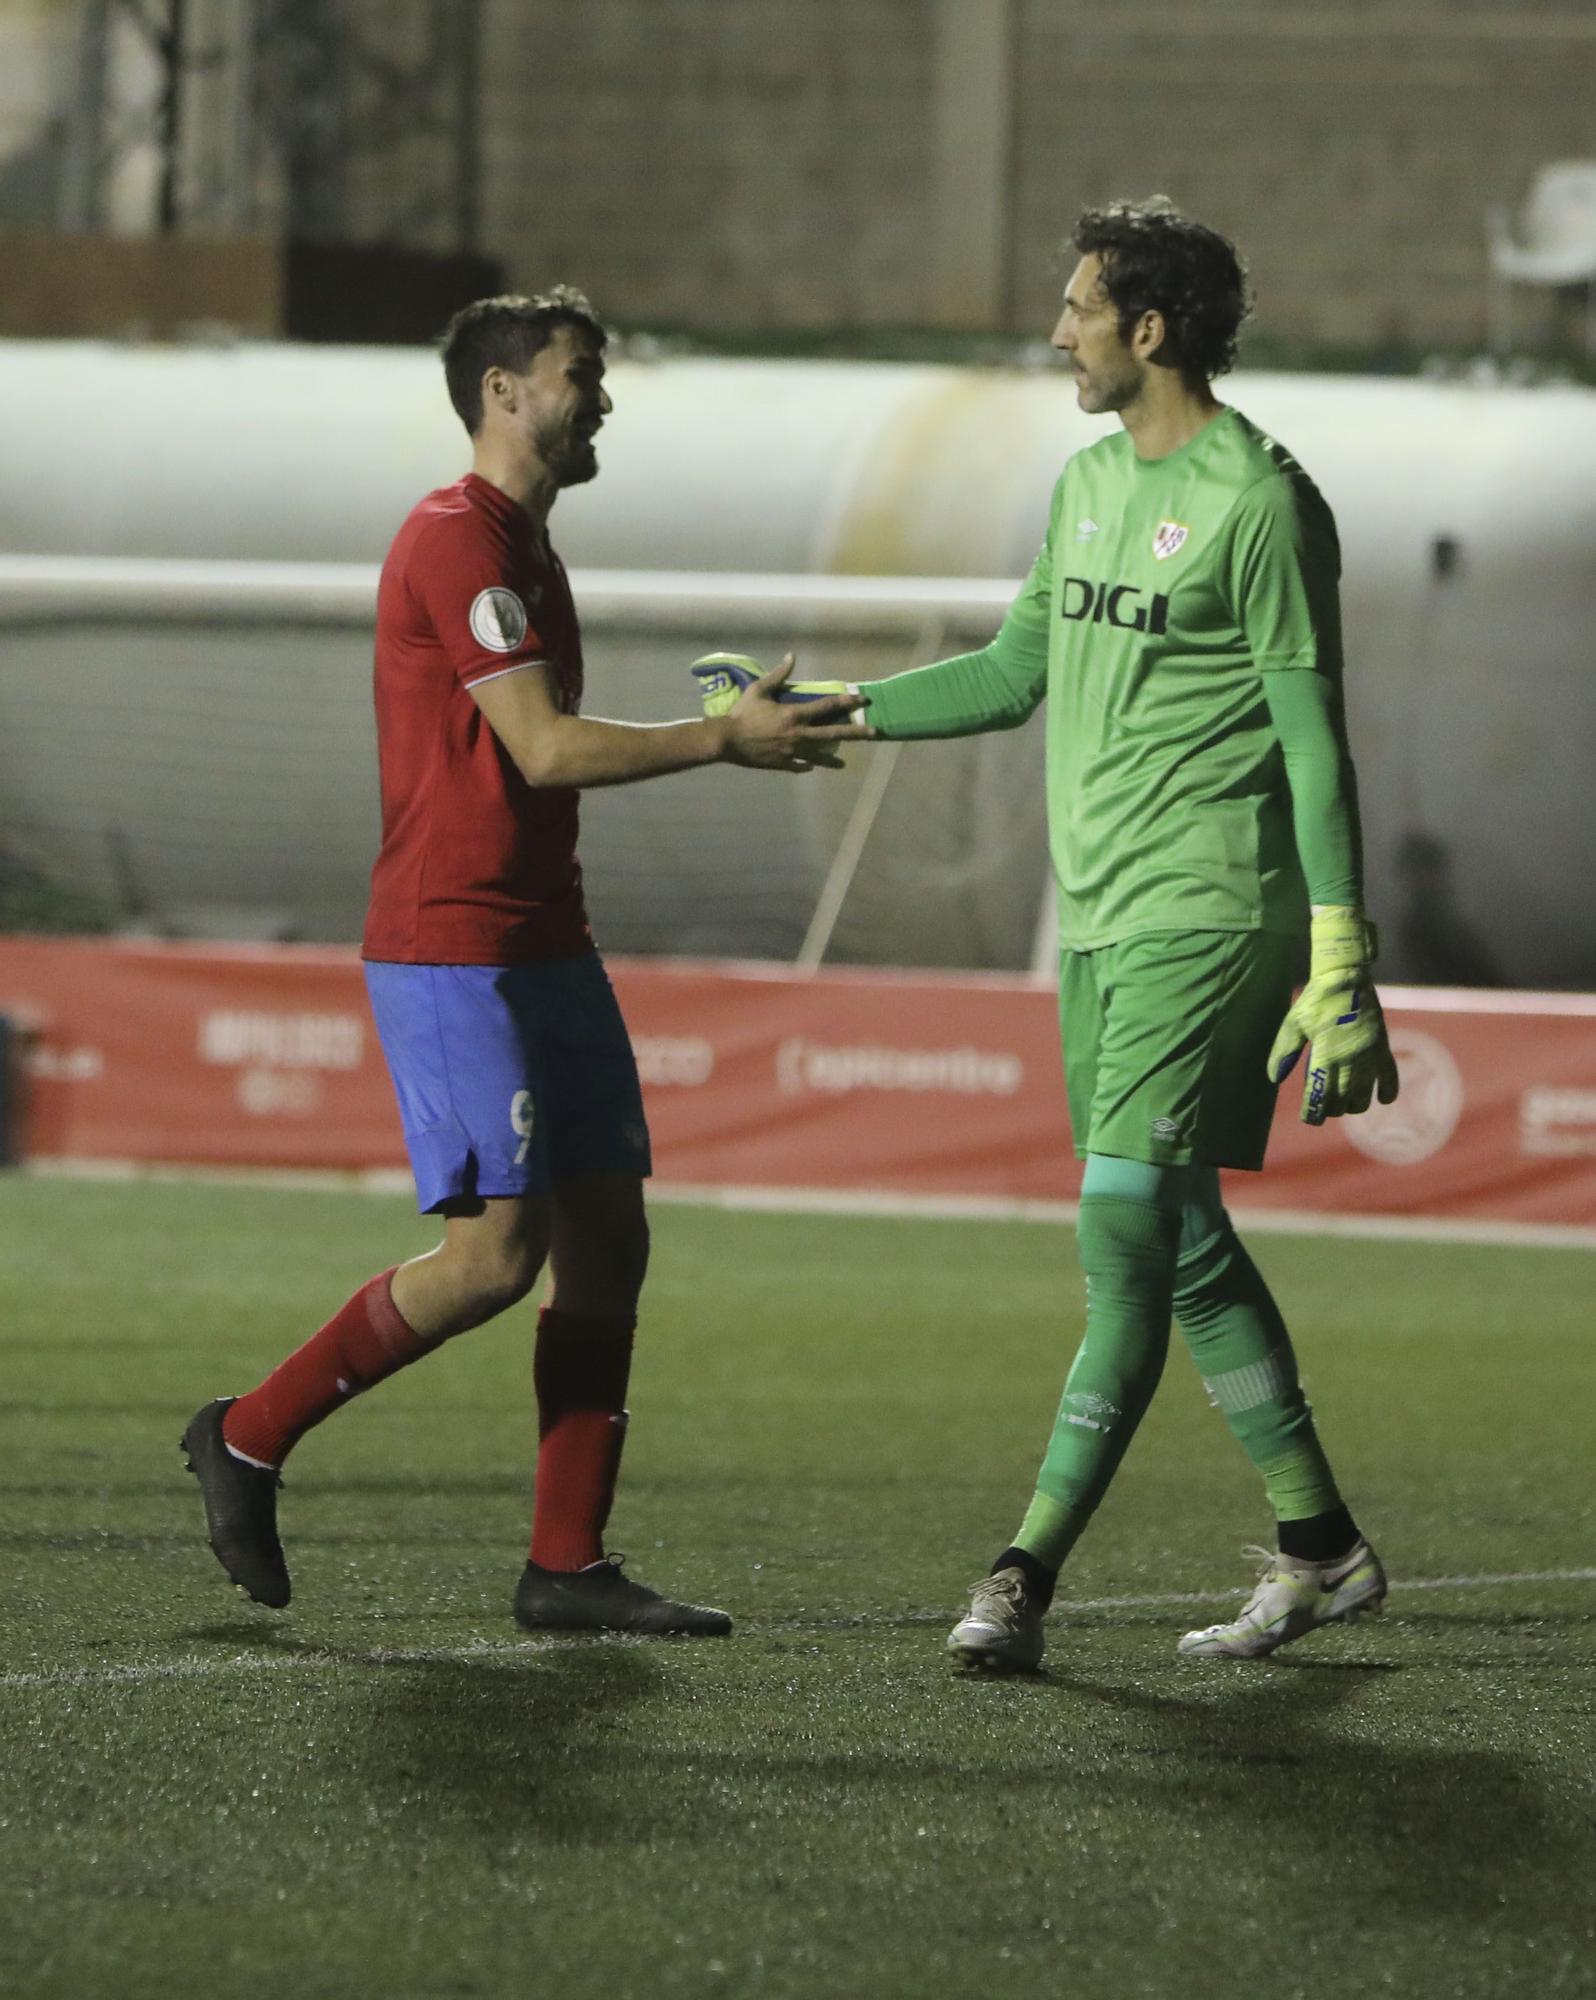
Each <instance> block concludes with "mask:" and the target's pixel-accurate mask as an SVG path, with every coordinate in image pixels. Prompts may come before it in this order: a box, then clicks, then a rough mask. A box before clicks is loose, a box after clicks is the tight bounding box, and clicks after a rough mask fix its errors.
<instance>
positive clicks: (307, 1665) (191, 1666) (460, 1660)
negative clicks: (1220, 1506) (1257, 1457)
mask: <svg viewBox="0 0 1596 2000" xmlns="http://www.w3.org/2000/svg"><path fill="white" fill-rule="evenodd" d="M1523 1583H1596V1569H1522V1570H1510V1571H1508V1572H1506V1573H1504V1574H1503V1575H1500V1576H1414V1577H1394V1578H1393V1579H1392V1581H1391V1588H1392V1589H1393V1590H1394V1591H1407V1590H1496V1589H1501V1588H1503V1587H1506V1586H1510V1585H1514V1584H1523ZM1242 1595H1244V1588H1243V1587H1240V1586H1238V1587H1236V1588H1234V1589H1231V1590H1173V1591H1162V1592H1159V1593H1157V1594H1156V1595H1152V1596H1146V1597H1083V1598H1075V1599H1070V1598H1063V1599H1060V1609H1061V1610H1062V1611H1063V1612H1064V1613H1065V1615H1066V1616H1068V1614H1069V1613H1070V1612H1071V1611H1137V1610H1153V1609H1158V1608H1161V1607H1164V1606H1170V1605H1181V1604H1226V1603H1230V1602H1232V1601H1233V1600H1234V1599H1235V1598H1238V1597H1240V1596H1242ZM778 1622H779V1623H780V1624H781V1625H782V1626H783V1627H788V1626H790V1625H792V1624H793V1623H794V1622H796V1621H792V1620H787V1619H783V1620H780V1621H778ZM550 1644H551V1642H550V1641H549V1640H547V1639H520V1640H514V1639H511V1640H505V1641H503V1642H502V1643H500V1642H489V1641H483V1642H481V1643H480V1644H477V1645H474V1646H418V1647H416V1648H414V1649H404V1648H399V1647H373V1648H371V1649H369V1650H367V1651H363V1652H340V1653H333V1652H326V1653H316V1652H307V1653H235V1654H233V1656H232V1657H231V1658H230V1659H225V1660H206V1659H198V1658H194V1657H190V1658H188V1659H183V1660H162V1661H153V1662H151V1663H150V1664H149V1665H147V1666H117V1667H56V1668H48V1669H46V1670H45V1671H44V1672H42V1673H18V1674H0V1691H5V1692H12V1691H16V1692H21V1691H22V1690H24V1689H28V1688H74V1687H125V1686H128V1685H130V1684H136V1683H139V1682H143V1681H186V1680H204V1679H207V1678H209V1677H211V1676H212V1675H215V1674H238V1673H257V1672H260V1671H262V1670H264V1671H265V1672H267V1673H283V1672H288V1671H292V1670H301V1669H302V1670H304V1671H307V1672H308V1671H310V1670H312V1669H323V1670H325V1669H327V1668H336V1667H427V1666H459V1665H462V1664H464V1665H469V1664H470V1663H471V1662H472V1661H476V1660H485V1661H495V1662H496V1661H503V1660H515V1659H526V1658H528V1657H530V1656H532V1655H534V1654H538V1653H544V1652H547V1651H548V1650H549V1647H550Z"/></svg>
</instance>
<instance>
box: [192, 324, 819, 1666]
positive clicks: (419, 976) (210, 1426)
mask: <svg viewBox="0 0 1596 2000" xmlns="http://www.w3.org/2000/svg"><path fill="white" fill-rule="evenodd" d="M605 345H606V335H605V331H604V328H603V327H602V326H601V325H600V323H599V322H598V320H597V319H596V318H595V317H594V315H593V312H592V309H591V307H590V306H589V305H588V303H587V301H586V299H584V298H583V297H582V295H581V294H580V293H578V292H574V291H571V290H569V289H566V288H564V287H561V288H559V289H557V290H555V291H554V292H552V293H550V294H549V295H548V296H546V297H540V298H535V299H527V298H496V299H482V300H479V301H478V302H477V303H476V304H475V305H471V306H467V307H466V308H465V309H464V310H463V311H462V312H460V313H458V314H457V315H456V316H455V318H454V320H453V321H452V322H451V323H450V326H449V328H448V331H447V332H446V334H445V336H444V342H443V365H444V374H445V378H446V381H447V384H448V389H449V396H450V400H451V401H452V402H453V404H454V407H455V409H456V411H457V412H458V414H459V416H460V418H461V421H462V422H463V423H464V424H465V427H466V429H467V431H468V432H469V433H470V436H471V441H472V447H473V459H472V469H471V471H470V472H469V473H468V474H467V475H466V476H465V478H463V479H460V480H457V481H456V482H455V483H454V484H453V485H452V486H446V487H443V488H442V489H441V490H440V491H438V492H436V493H430V494H428V495H427V497H426V498H425V499H424V500H422V501H421V502H420V504H419V505H418V506H417V507H416V508H414V509H413V511H412V512H411V514H410V516H409V518H408V519H407V520H406V522H405V523H404V525H403V527H401V529H400V530H399V533H398V535H397V536H396V538H395V540H394V543H393V546H392V548H391V549H390V551H389V553H388V559H387V561H386V563H385V564H384V565H383V571H382V581H381V585H380V588H379V591H378V598H377V639H376V677H375V678H376V706H377V742H378V753H379V759H380V764H381V774H382V848H381V852H380V853H379V855H378V857H377V862H376V866H375V868H374V869H373V871H372V881H371V904H370V910H369V913H368V916H367V920H366V931H365V942H364V951H363V956H364V958H365V961H366V979H367V987H368V991H369V994H370V998H371V1004H372V1011H373V1013H374V1015H375V1017H376V1021H377V1027H378V1032H379V1034H380V1036H381V1038H382V1043H383V1049H384V1053H385V1054H386V1056H387V1059H388V1065H389V1069H390V1071H391V1072H392V1075H393V1081H394V1086H395V1090H396V1092H397V1095H398V1099H399V1107H400V1113H401V1117H402V1119H403V1123H404V1129H405V1138H406V1143H407V1146H408V1148H409V1152H410V1159H411V1164H412V1167H413V1169H414V1172H415V1179H416V1189H417V1197H418V1201H419V1204H420V1207H421V1209H422V1211H423V1212H424V1213H427V1214H436V1215H440V1216H442V1218H443V1240H442V1241H441V1242H440V1243H439V1245H438V1246H437V1248H436V1249H435V1250H432V1251H430V1252H428V1253H427V1255H425V1256H422V1257H417V1258H415V1259H413V1260H412V1261H411V1262H410V1263H407V1264H401V1265H398V1266H397V1267H395V1268H394V1269H392V1270H388V1271H384V1272H382V1273H381V1274H380V1275H379V1276H377V1277H374V1278H372V1279H371V1280H370V1281H369V1283H367V1284H365V1285H363V1286H362V1287H361V1289H360V1290H359V1291H358V1292H356V1294H355V1295H354V1297H353V1298H352V1299H350V1300H349V1301H348V1303H347V1304H345V1305H344V1306H342V1307H341V1308H340V1309H339V1311H338V1312H336V1313H335V1314H334V1315H333V1317H332V1318H331V1319H330V1320H329V1321H328V1322H327V1324H326V1325H325V1326H324V1327H322V1328H321V1329H320V1331H319V1332H317V1333H315V1334H313V1335H312V1336H311V1338H310V1339H309V1340H308V1341H307V1342H306V1343H305V1345H304V1346H302V1347H301V1348H299V1349H298V1350H297V1351H296V1352H295V1353H293V1354H291V1355H289V1356H288V1358H287V1359H286V1360H285V1361H283V1362H282V1363H280V1364H279V1366H278V1367H276V1368H275V1369H273V1370H272V1372H271V1373H270V1374H269V1375H268V1376H267V1377H266V1379H265V1380H264V1381H263V1382H262V1383H261V1384H260V1385H259V1386H258V1387H257V1388H255V1389H253V1390H252V1391H251V1392H250V1393H249V1394H248V1395H245V1396H241V1397H238V1398H236V1399H235V1398H231V1397H224V1398H222V1399H220V1400H219V1401H216V1402H211V1403H207V1404H206V1405H205V1406H204V1407H203V1408H202V1409H201V1410H200V1411H199V1412H198V1413H197V1414H196V1416H195V1417H194V1419H193V1421H192V1422H191V1423H190V1424H189V1426H188V1429H187V1431H186V1432H185V1433H184V1436H183V1449H184V1451H185V1453H186V1455H187V1458H188V1461H189V1465H190V1468H191V1470H192V1471H193V1472H194V1473H195V1474H196V1475H197V1477H198V1479H199V1483H200V1488H201V1492H202V1495H203V1497H204V1502H205V1516H206V1525H207V1529H208V1533H209V1537H210V1544H211V1547H212V1549H213V1550H214V1551H215V1553H216V1555H217V1557H218V1559H219V1560H220V1562H221V1564H222V1567H223V1568H224V1569H225V1570H226V1571H227V1573H228V1575H229V1576H231V1577H232V1579H233V1581H234V1582H235V1583H237V1584H239V1585H240V1586H241V1587H242V1588H243V1589H244V1590H245V1591H247V1592H248V1593H249V1595H250V1596H251V1597H253V1598H254V1599H255V1600H256V1601H257V1602H258V1603H261V1604H269V1605H274V1606H278V1605H284V1604H286V1603H287V1602H288V1598H289V1578H288V1569H287V1565H286V1563H285V1561H284V1559H283V1552H282V1546H281V1543H280V1542H279V1540H278V1534H277V1525H276V1496H277V1488H278V1485H279V1483H280V1481H279V1477H278V1468H279V1467H280V1466H281V1464H282V1462H283V1460H284V1458H285V1457H286V1455H287V1454H288V1452H289V1451H290V1450H291V1449H292V1448H293V1446H294V1445H295V1444H296V1443H297V1442H298V1440H299V1439H300V1438H301V1437H303V1436H304V1434H305V1432H306V1431H308V1430H309V1429H310V1428H311V1427H312V1425H314V1424H318V1423H320V1422H321V1420H322V1419H323V1418H324V1417H326V1416H329V1415H330V1414H331V1413H332V1412H333V1411H334V1410H336V1409H338V1408H339V1407H340V1406H341V1405H342V1404H343V1403H345V1402H347V1401H348V1399H349V1398H350V1397H352V1396H354V1395H357V1394H359V1392H360V1391H361V1390H364V1389H369V1388H371V1387H372V1386H373V1385H374V1384H375V1383H377V1382H380V1381H382V1380H383V1379H384V1378H385V1377H386V1376H388V1375H391V1374H393V1373H395V1371H396V1370H398V1369H400V1368H404V1367H406V1366H408V1365H409V1363H411V1362H412V1361H416V1360H419V1359H420V1358H421V1356H422V1355H424V1354H426V1353H428V1352H430V1351H431V1350H432V1349H433V1348H435V1347H437V1346H439V1345H440V1344H441V1343H442V1342H443V1341H445V1340H448V1339H449V1338H450V1337H451V1336H452V1335H454V1334H457V1333H464V1332H465V1331H466V1330H467V1329H468V1328H470V1327H474V1326H480V1325H481V1324H482V1323H483V1322H484V1321H485V1320H489V1319H492V1318H493V1317H494V1316H495V1315H496V1314H498V1313H501V1312H503V1311H504V1310H505V1309H506V1307H508V1306H511V1305H514V1304H515V1303H516V1302H517V1301H518V1300H520V1299H523V1298H525V1297H526V1295H527V1294H528V1293H529V1292H530V1291H531V1290H532V1288H533V1286H534V1285H535V1284H536V1282H537V1279H538V1276H539V1273H540V1272H541V1271H542V1270H543V1268H544V1266H545V1264H547V1266H548V1269H549V1280H550V1281H549V1284H548V1286H547V1288H546V1294H545V1303H544V1306H543V1309H542V1311H541V1313H540V1314H539V1317H538V1328H537V1338H536V1345H535V1349H534V1355H533V1382H534V1387H535V1390H536V1396H537V1405H538V1439H539V1442H538V1457H537V1478H536V1491H535V1500H534V1508H533V1521H532V1542H531V1550H530V1555H529V1560H528V1562H527V1565H526V1568H525V1570H524V1572H523V1574H522V1577H521V1581H520V1583H519V1585H518V1587H517V1590H516V1594H515V1615H516V1617H517V1619H518V1620H519V1621H520V1623H521V1624H523V1625H525V1626H528V1627H531V1628H535V1629H544V1628H550V1627H556V1628H585V1629H603V1630H615V1631H628V1632H693V1633H719V1632H726V1631H729V1630H730V1627H731V1620H730V1619H729V1618H728V1617H727V1615H726V1613H725V1612H723V1611H713V1610H709V1609H707V1608H706V1607H704V1606H701V1605H695V1604H686V1603H677V1602H675V1601H673V1600H672V1599H670V1598H668V1597H664V1596H662V1595H660V1594H659V1593H658V1592H656V1591H653V1590H650V1589H648V1588H647V1587H646V1586H645V1585H643V1584H641V1583H638V1582H636V1581H634V1580H633V1579H631V1578H629V1577H627V1576H625V1575H624V1574H623V1572H622V1570H621V1567H620V1562H619V1559H618V1558H612V1557H607V1556H606V1555H605V1551H604V1545H603V1532H604V1526H605V1522H606V1520H607V1518H608V1515H609V1509H610V1501H611V1497H612V1494H613V1492H614V1486H615V1477H616V1472H617V1469H618V1467H619V1463H620V1456H621V1446H622V1443H623V1440H624V1437H625V1430H626V1421H627V1415H626V1409H625V1402H626V1385H627V1377H628V1372H629V1368H630V1363H631V1354H632V1335H633V1329H634V1326H635V1324H636V1314H637V1301H638V1293H639V1291H640V1288H641V1286H642V1282H643V1274H644V1270H645V1267H646V1265H647V1262H648V1227H647V1223H646V1220H645V1217H644V1210H643V1179H644V1177H645V1176H646V1175H647V1173H648V1172H649V1165H650V1162H649V1143H648V1127H647V1125H646V1123H645V1121H644V1116H643V1103H642V1096H641V1093H640V1090H639V1087H638V1079H637V1068H636V1065H635V1063H634V1061H633V1058H632V1050H631V1044H630V1042H629V1041H628V1039H627V1034H626V1028H625V1025H624V1023H623V1022H622V1020H621V1016H620V1011H619V1009H618V1008H617V1006H616V1003H615V997H614V995H613V993H612V992H611V990H610V985H609V981H608V980H607V979H606V977H605V974H604V969H603V966H602V964H601V963H600V960H599V957H598V954H597V952H596V951H595V950H594V948H593V940H592V935H591V933H590V932H589V929H588V924H587V916H586V912H585V910H584V907H583V900H582V874H581V869H580V867H579V866H578V863H577V859H576V833H577V793H578V791H579V790H581V789H582V788H583V787H584V786H588V785H619V784H630V783H633V782H635V781H637V780H639V779H642V778H655V777H662V776H664V775H666V774H667V773H669V772H672V771H686V770H691V769H694V768H695V767H697V766H699V765H702V764H714V763H733V764H742V765H749V766H753V767H754V768H756V769H760V770H775V771H802V770H807V769H809V768H810V767H811V765H812V764H813V762H814V761H815V760H816V758H817V757H820V758H824V757H825V755H826V754H827V753H826V751H825V749H824V747H823V746H824V744H825V743H826V741H827V740H828V739H830V738H833V737H845V736H852V735H856V734H858V731H857V730H856V729H854V728H851V727H849V726H848V725H847V724H846V722H845V716H846V712H847V709H848V707H849V703H848V702H847V701H846V700H845V699H844V700H828V701H821V702H814V703H812V704H809V705H807V706H804V707H797V706H794V705H791V704H790V703H787V702H784V701H782V700H781V699H780V698H779V697H780V691H781V687H782V683H783V682H784V681H785V679H786V676H787V674H788V672H790V670H791V665H792V662H791V660H790V659H788V660H785V661H783V663H782V664H781V666H779V667H778V668H777V669H776V670H775V671H774V672H773V673H771V674H768V675H766V676H765V677H764V679H763V680H761V681H760V682H758V683H757V684H756V685H755V686H753V687H751V688H750V689H749V690H748V692H747V693H746V694H745V695H744V696H743V697H742V699H741V700H739V701H738V703H737V705H736V707H735V708H733V709H732V710H731V711H730V713H728V714H727V715H724V716H721V717H718V718H714V719H709V718H704V719H699V720H694V721H686V722H671V723H662V724H658V725H653V726H644V725H637V724H630V723H623V722H607V721H601V720H598V719H597V718H594V717H589V716H584V715H583V714H582V713H581V698H582V650H581V640H580V636H579V633H578V629H577V620H576V612H575V609H574V607H573V605H572V602H571V593H570V588H569V586H568V584H567V582H566V577H565V571H564V569H563V568H562V567H561V565H560V560H559V558H558V556H556V555H555V553H554V550H553V548H552V547H551V546H550V543H549V538H548V525H547V524H548V517H549V510H550V509H551V508H552V506H553V504H554V501H555V498H556V497H557V495H558V494H559V492H560V490H561V488H562V487H566V486H576V485H580V484H582V483H584V482H585V481H587V480H590V479H592V478H593V477H594V475H595V473H596V472H597V470H598V459H597V455H596V451H595V446H594V439H595V436H596V434H597V432H598V430H599V427H600V426H601V424H602V423H603V421H604V419H605V417H606V416H607V415H608V414H609V412H610V407H611V405H610V399H609V396H608V394H607V393H606V391H605V388H604V349H605Z"/></svg>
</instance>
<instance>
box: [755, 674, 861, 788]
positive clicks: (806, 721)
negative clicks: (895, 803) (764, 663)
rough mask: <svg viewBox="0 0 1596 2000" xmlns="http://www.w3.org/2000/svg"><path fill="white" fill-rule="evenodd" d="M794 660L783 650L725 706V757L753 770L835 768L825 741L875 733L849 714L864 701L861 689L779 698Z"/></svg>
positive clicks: (836, 763) (857, 739) (834, 758)
mask: <svg viewBox="0 0 1596 2000" xmlns="http://www.w3.org/2000/svg"><path fill="white" fill-rule="evenodd" d="M797 663H798V661H797V655H796V654H794V653H786V654H784V655H783V656H782V658H781V659H780V660H779V661H778V662H777V664H776V665H775V666H773V667H772V668H771V669H770V671H769V673H766V674H761V675H760V677H759V679H758V680H756V681H754V682H753V683H752V684H751V685H750V686H749V687H747V688H746V689H744V691H743V693H742V694H741V695H740V696H739V697H738V699H737V701H736V703H735V705H734V706H733V707H732V708H730V709H729V710H728V711H727V713H726V716H725V718H724V720H725V727H726V736H725V748H724V750H723V752H722V754H723V756H724V757H725V760H726V762H727V763H729V764H742V765H744V766H746V767H747V768H749V769H751V770H757V771H795V772H799V771H812V770H814V769H815V767H816V766H817V765H820V766H823V767H825V768H826V769H828V770H833V771H835V770H840V769H841V768H842V759H841V757H840V756H838V755H837V753H836V752H835V751H833V750H832V749H830V748H829V747H828V746H829V745H831V744H833V743H857V742H862V741H864V740H865V739H866V738H868V737H869V736H871V735H872V734H873V733H874V732H873V731H872V730H871V729H870V727H869V725H868V724H867V723H863V722H854V721H850V720H849V718H850V716H852V715H853V714H854V712H855V711H856V710H858V709H862V708H864V707H865V706H866V702H865V698H864V697H863V696H862V695H850V694H845V693H844V694H836V695H825V696H821V697H819V698H818V699H816V700H813V701H806V702H803V703H797V702H791V701H787V702H784V701H782V700H781V699H780V695H781V690H782V688H783V687H784V686H785V684H786V682H787V679H788V677H789V676H790V675H791V673H792V670H793V668H794V667H795V666H796V665H797Z"/></svg>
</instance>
